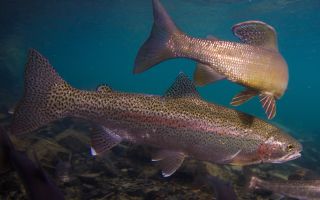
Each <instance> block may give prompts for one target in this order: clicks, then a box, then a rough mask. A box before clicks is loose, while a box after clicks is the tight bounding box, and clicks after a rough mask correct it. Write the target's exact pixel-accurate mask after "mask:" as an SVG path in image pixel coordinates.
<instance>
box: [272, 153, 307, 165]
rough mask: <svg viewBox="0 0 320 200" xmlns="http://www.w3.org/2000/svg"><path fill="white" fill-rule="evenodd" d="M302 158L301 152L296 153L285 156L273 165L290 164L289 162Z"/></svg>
mask: <svg viewBox="0 0 320 200" xmlns="http://www.w3.org/2000/svg"><path fill="white" fill-rule="evenodd" d="M300 157H301V153H300V152H294V153H292V154H288V155H285V156H283V157H281V158H279V159H277V160H274V161H273V162H272V163H284V162H288V161H291V160H295V159H297V158H300Z"/></svg>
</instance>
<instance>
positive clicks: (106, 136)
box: [91, 127, 121, 156]
mask: <svg viewBox="0 0 320 200" xmlns="http://www.w3.org/2000/svg"><path fill="white" fill-rule="evenodd" d="M120 142H121V137H120V136H119V135H117V134H116V133H114V132H113V131H112V130H110V129H107V128H106V127H100V128H97V129H94V130H93V133H92V135H91V154H92V155H94V156H96V155H100V154H103V153H105V152H106V151H108V150H110V149H111V148H112V147H114V146H116V145H118V144H119V143H120Z"/></svg>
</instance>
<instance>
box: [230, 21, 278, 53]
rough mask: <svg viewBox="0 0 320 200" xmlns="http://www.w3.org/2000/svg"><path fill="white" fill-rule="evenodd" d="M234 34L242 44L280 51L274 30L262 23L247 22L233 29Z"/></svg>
mask: <svg viewBox="0 0 320 200" xmlns="http://www.w3.org/2000/svg"><path fill="white" fill-rule="evenodd" d="M232 32H233V34H234V35H235V36H237V37H238V38H239V39H240V40H241V41H242V42H244V43H246V44H250V45H254V46H260V47H264V48H267V49H270V50H274V51H278V44H277V34H276V31H275V30H274V28H273V27H272V26H270V25H268V24H266V23H264V22H261V21H246V22H242V23H238V24H236V25H234V26H233V27H232Z"/></svg>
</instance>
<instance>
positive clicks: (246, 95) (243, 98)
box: [230, 89, 258, 106]
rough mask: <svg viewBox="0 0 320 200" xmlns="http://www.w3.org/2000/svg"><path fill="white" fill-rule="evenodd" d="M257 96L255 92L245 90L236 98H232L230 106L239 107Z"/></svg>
mask: <svg viewBox="0 0 320 200" xmlns="http://www.w3.org/2000/svg"><path fill="white" fill-rule="evenodd" d="M257 94H258V92H257V91H255V90H251V89H246V90H244V91H242V92H240V93H239V94H237V95H236V96H234V97H233V99H232V101H231V103H230V104H231V105H233V106H239V105H241V104H243V103H245V102H247V101H248V100H250V99H251V98H253V97H254V96H256V95H257Z"/></svg>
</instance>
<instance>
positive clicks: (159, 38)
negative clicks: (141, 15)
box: [133, 0, 180, 73]
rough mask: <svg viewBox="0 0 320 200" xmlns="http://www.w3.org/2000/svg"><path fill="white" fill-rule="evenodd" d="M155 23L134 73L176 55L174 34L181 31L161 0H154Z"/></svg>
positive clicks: (139, 55)
mask: <svg viewBox="0 0 320 200" xmlns="http://www.w3.org/2000/svg"><path fill="white" fill-rule="evenodd" d="M152 4H153V18H154V23H153V27H152V31H151V34H150V36H149V38H148V39H147V40H146V41H145V43H144V44H143V45H142V47H141V48H140V49H139V52H138V55H137V57H136V60H135V65H134V70H133V73H140V72H143V71H146V70H147V69H149V68H151V67H152V66H154V65H156V64H158V63H160V62H161V61H163V60H166V59H170V58H173V57H174V54H173V52H172V45H174V44H173V40H172V36H173V35H174V34H175V33H179V32H180V31H179V30H178V28H177V27H176V25H175V24H174V23H173V21H172V19H171V18H170V16H169V15H168V13H167V11H166V10H165V8H164V7H163V6H162V4H161V3H160V1H159V0H153V1H152Z"/></svg>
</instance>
